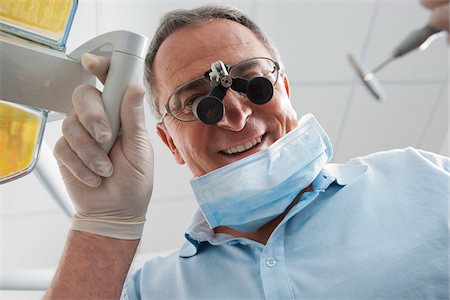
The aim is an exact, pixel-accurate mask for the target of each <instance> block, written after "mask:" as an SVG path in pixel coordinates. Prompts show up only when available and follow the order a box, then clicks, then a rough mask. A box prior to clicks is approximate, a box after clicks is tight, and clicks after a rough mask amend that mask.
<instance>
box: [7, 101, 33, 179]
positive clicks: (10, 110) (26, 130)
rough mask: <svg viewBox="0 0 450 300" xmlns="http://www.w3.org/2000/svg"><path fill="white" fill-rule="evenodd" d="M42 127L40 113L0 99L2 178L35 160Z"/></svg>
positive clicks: (22, 168)
mask: <svg viewBox="0 0 450 300" xmlns="http://www.w3.org/2000/svg"><path fill="white" fill-rule="evenodd" d="M40 127H41V117H40V115H39V114H37V113H35V112H32V111H31V110H27V109H23V108H18V107H17V106H13V105H10V104H8V103H6V102H3V101H0V178H3V177H6V176H9V175H12V174H14V173H17V172H19V171H22V170H24V169H26V168H27V167H28V166H29V165H30V164H31V163H32V162H33V159H34V151H35V146H36V143H37V139H38V137H39V133H40Z"/></svg>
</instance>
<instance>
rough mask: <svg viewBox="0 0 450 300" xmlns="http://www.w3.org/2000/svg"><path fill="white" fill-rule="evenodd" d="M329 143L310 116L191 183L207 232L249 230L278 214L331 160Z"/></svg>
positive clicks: (246, 231)
mask: <svg viewBox="0 0 450 300" xmlns="http://www.w3.org/2000/svg"><path fill="white" fill-rule="evenodd" d="M332 153H333V151H332V148H331V143H330V140H329V138H328V136H327V135H326V133H325V131H324V130H323V129H322V127H321V126H320V125H319V123H318V122H317V120H316V119H315V118H314V116H313V115H312V114H307V115H305V116H303V117H302V118H301V119H300V121H299V125H298V126H297V127H296V128H295V129H293V130H291V131H290V132H288V133H287V134H286V135H285V136H283V137H282V138H280V139H278V140H277V141H276V142H275V143H273V144H272V145H270V146H269V147H268V148H266V149H264V150H262V151H260V152H258V153H255V154H252V155H250V156H248V157H245V158H243V159H241V160H238V161H236V162H234V163H231V164H229V165H226V166H224V167H222V168H219V169H216V170H214V171H212V172H210V173H208V174H205V175H203V176H200V177H196V178H193V179H192V180H191V186H192V188H193V190H194V194H195V196H196V198H197V201H198V203H199V206H200V209H201V211H202V213H203V215H204V217H205V219H206V221H207V222H208V224H209V226H210V227H211V228H214V227H217V226H227V227H230V228H233V229H236V230H238V231H240V232H244V233H248V232H252V231H255V230H256V229H258V228H259V227H261V226H262V225H264V224H266V223H267V222H269V221H270V220H272V219H274V218H275V217H277V216H278V215H280V214H282V213H283V212H284V211H285V210H286V208H287V207H288V206H289V204H291V203H292V201H293V200H294V199H295V197H296V196H297V195H298V194H299V193H300V192H301V191H302V190H303V189H305V188H306V187H308V186H309V185H310V184H311V182H312V181H313V180H314V179H315V178H316V176H317V175H318V174H319V172H320V171H321V170H322V168H323V167H324V165H325V164H326V163H327V162H328V161H329V160H330V159H331V156H332Z"/></svg>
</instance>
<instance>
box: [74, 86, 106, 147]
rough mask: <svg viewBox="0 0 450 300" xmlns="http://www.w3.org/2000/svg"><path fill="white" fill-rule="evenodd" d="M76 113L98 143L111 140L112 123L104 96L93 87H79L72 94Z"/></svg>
mask: <svg viewBox="0 0 450 300" xmlns="http://www.w3.org/2000/svg"><path fill="white" fill-rule="evenodd" d="M72 103H73V108H74V109H75V113H76V114H77V116H78V120H80V122H81V124H83V126H84V128H86V130H87V131H88V132H89V133H90V134H91V136H92V137H93V138H94V139H95V140H96V141H97V142H98V143H105V142H107V141H109V139H110V138H111V123H110V121H109V118H108V116H107V114H106V112H105V108H104V106H103V102H102V95H101V93H100V91H99V90H97V89H96V88H94V87H93V86H90V85H87V84H84V85H79V86H77V87H76V88H75V89H74V91H73V94H72Z"/></svg>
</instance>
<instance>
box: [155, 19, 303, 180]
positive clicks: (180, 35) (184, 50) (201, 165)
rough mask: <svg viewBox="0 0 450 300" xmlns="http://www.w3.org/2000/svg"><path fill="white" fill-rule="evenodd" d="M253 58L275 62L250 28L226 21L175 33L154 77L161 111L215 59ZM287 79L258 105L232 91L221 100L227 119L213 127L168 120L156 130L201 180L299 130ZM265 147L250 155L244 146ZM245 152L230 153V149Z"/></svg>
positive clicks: (233, 61)
mask: <svg viewBox="0 0 450 300" xmlns="http://www.w3.org/2000/svg"><path fill="white" fill-rule="evenodd" d="M253 57H269V58H270V57H271V56H270V54H269V51H268V50H267V49H266V48H265V47H264V46H263V44H262V43H261V42H260V41H259V40H258V39H257V37H256V36H255V35H254V33H253V32H251V31H250V29H248V28H247V27H245V26H243V25H241V24H238V23H236V22H233V21H230V20H224V19H213V20H211V21H208V22H205V23H202V24H195V25H194V24H192V25H188V26H185V27H182V28H181V29H179V30H177V31H175V32H174V33H172V34H171V35H170V36H169V37H168V38H167V39H166V40H165V41H164V42H163V43H162V45H161V47H160V48H159V50H158V52H157V54H156V57H155V60H154V64H153V69H154V74H155V76H156V78H155V79H156V83H157V85H158V87H159V97H158V99H159V110H160V112H163V111H164V105H165V104H166V103H167V100H168V97H169V95H170V94H171V93H172V92H173V91H174V90H175V89H176V88H177V87H179V86H180V85H183V84H184V83H186V82H188V81H190V80H192V79H195V78H198V77H200V76H202V75H203V74H204V73H205V71H206V70H209V68H210V67H211V63H212V62H214V61H217V60H221V61H223V62H224V63H225V64H236V63H239V62H241V61H243V60H246V59H249V58H253ZM288 93H289V86H288V81H287V78H286V77H284V75H281V77H280V78H279V79H278V82H277V84H276V85H275V86H274V95H273V98H272V99H271V100H270V101H269V102H268V103H266V104H263V105H258V104H254V103H252V102H251V101H250V100H248V99H247V98H243V97H239V96H236V93H235V92H233V91H232V90H231V89H228V90H227V94H226V95H225V97H224V99H223V101H222V102H223V105H224V107H225V115H224V117H223V118H222V120H221V121H219V122H218V123H217V124H215V125H207V124H204V123H202V122H201V121H194V122H182V121H179V120H176V119H175V118H173V117H172V116H170V115H168V116H166V117H165V118H164V120H163V123H160V124H158V125H157V130H158V134H159V135H160V137H161V139H162V140H163V141H164V142H165V144H166V145H167V146H168V147H169V149H170V150H171V151H172V153H173V154H174V156H175V159H176V160H177V162H178V163H180V164H183V163H186V164H187V166H188V167H189V169H190V170H191V172H192V173H193V174H194V176H201V175H204V174H206V173H208V172H211V171H213V170H215V169H217V168H220V167H223V166H225V165H227V164H229V163H232V162H234V161H237V160H239V159H242V158H244V157H246V156H249V155H250V154H253V153H256V152H258V151H260V150H263V149H265V148H267V147H269V146H270V145H271V144H272V143H273V142H275V141H276V140H277V139H279V138H280V137H282V136H283V135H285V134H286V133H287V132H289V131H290V130H291V129H293V128H295V127H296V126H297V115H296V113H295V111H294V110H293V108H292V106H291V103H290V100H289V95H288ZM259 139H261V142H260V143H258V144H256V145H254V146H253V147H252V148H250V149H248V150H244V145H245V144H247V147H248V145H250V144H249V142H253V143H254V142H255V140H256V141H259ZM230 148H234V149H233V150H234V151H236V150H238V151H241V152H238V153H234V154H227V153H226V150H227V149H230Z"/></svg>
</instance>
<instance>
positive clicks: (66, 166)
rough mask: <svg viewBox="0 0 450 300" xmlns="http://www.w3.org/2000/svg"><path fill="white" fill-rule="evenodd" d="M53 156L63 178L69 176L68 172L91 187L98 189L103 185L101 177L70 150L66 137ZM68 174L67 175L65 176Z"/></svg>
mask: <svg viewBox="0 0 450 300" xmlns="http://www.w3.org/2000/svg"><path fill="white" fill-rule="evenodd" d="M53 155H54V156H55V158H56V160H57V161H58V165H59V167H60V170H61V171H62V174H63V176H67V172H66V171H67V170H68V171H69V172H70V173H71V174H72V175H73V176H74V177H76V178H77V179H78V180H80V181H81V182H83V183H84V184H86V185H88V186H90V187H97V186H99V185H100V183H101V180H102V179H101V177H100V176H98V175H96V174H95V173H94V172H92V171H91V170H89V168H88V167H86V166H85V165H84V164H83V162H82V161H81V160H80V158H79V157H78V156H77V154H76V153H75V152H74V151H73V150H72V148H70V146H69V144H68V143H67V141H66V139H65V138H64V137H62V138H60V139H59V140H58V142H56V145H55V148H54V150H53ZM64 174H66V175H64Z"/></svg>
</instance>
